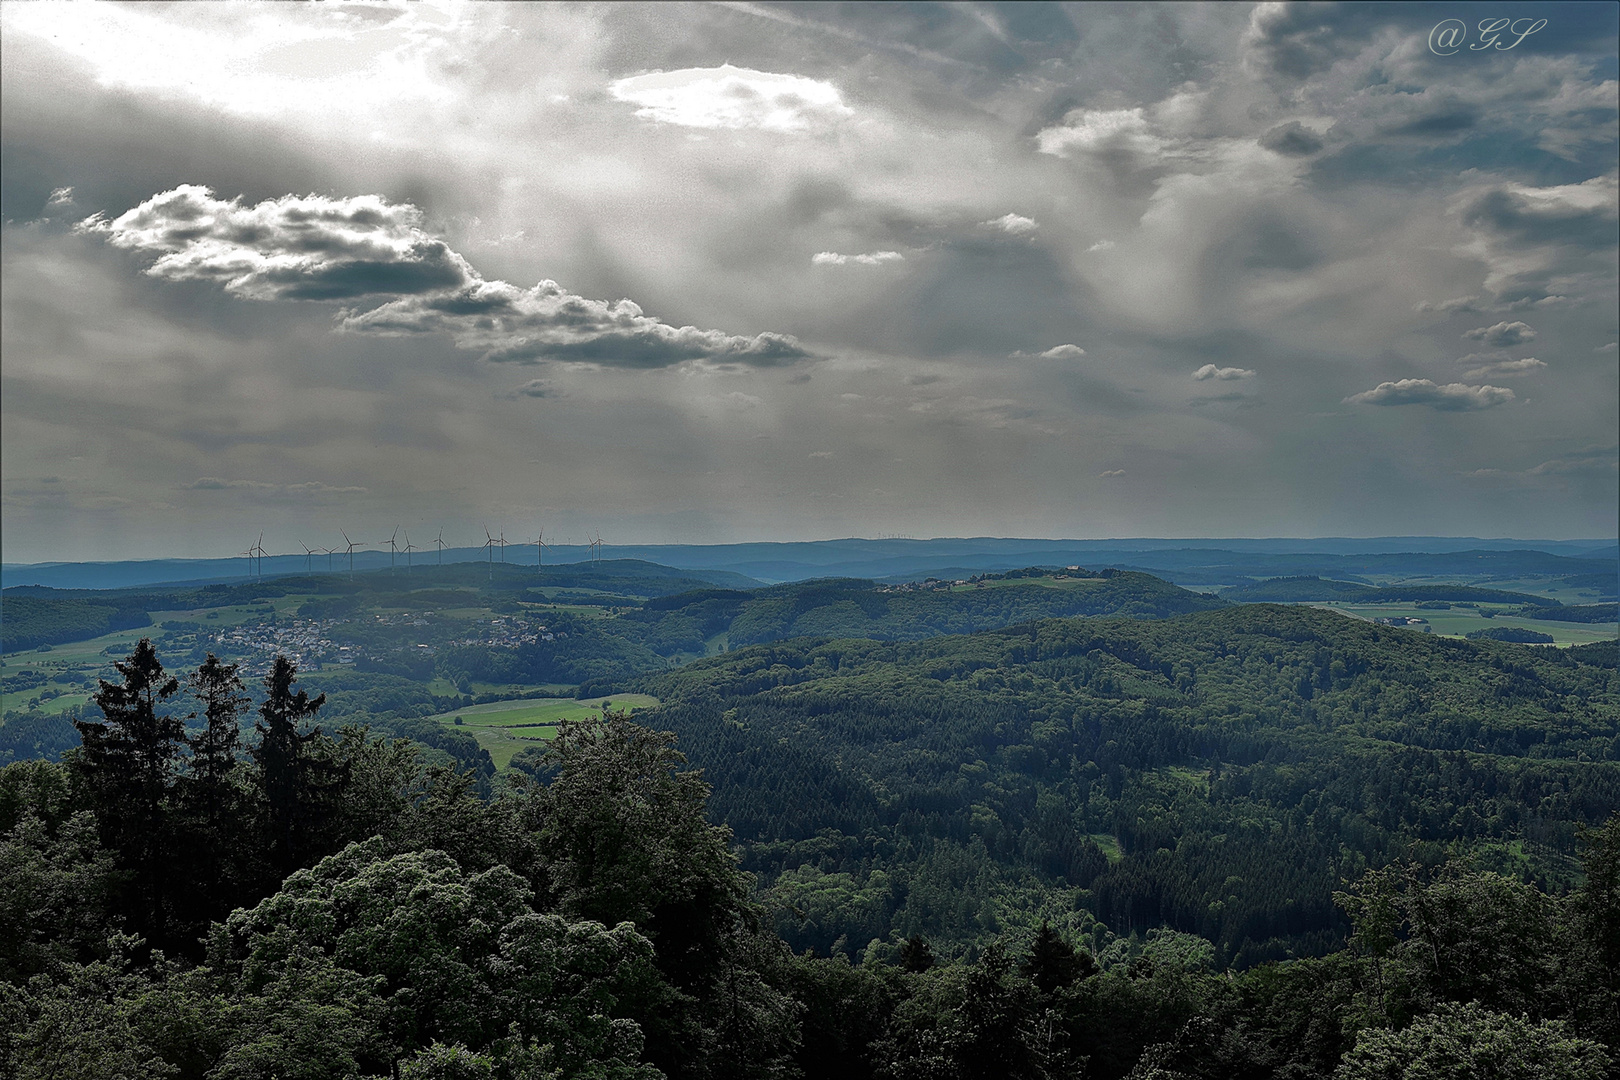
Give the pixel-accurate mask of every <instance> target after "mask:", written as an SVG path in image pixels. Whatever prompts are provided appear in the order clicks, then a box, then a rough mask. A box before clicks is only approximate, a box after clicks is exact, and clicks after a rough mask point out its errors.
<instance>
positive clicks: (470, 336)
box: [338, 281, 811, 368]
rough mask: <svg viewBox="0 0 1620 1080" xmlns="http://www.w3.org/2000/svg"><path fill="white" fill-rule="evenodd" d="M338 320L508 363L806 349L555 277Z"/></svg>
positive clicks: (752, 360)
mask: <svg viewBox="0 0 1620 1080" xmlns="http://www.w3.org/2000/svg"><path fill="white" fill-rule="evenodd" d="M338 325H339V327H340V328H341V329H343V330H347V331H350V332H353V333H371V334H419V333H434V332H442V333H447V334H449V335H451V336H452V337H453V338H454V339H455V342H456V345H457V347H459V348H463V349H469V350H479V351H481V352H482V353H483V355H484V359H486V360H492V361H496V362H506V363H514V362H515V363H535V362H538V361H540V360H571V361H579V362H584V363H592V364H601V365H604V366H608V367H626V368H661V367H669V366H671V365H673V364H679V363H683V362H684V361H687V360H716V361H721V362H732V363H742V364H749V365H752V366H756V367H770V366H777V365H781V364H788V363H793V362H794V361H798V360H805V359H808V358H809V357H810V355H811V354H810V352H809V351H808V350H807V349H805V348H804V347H803V346H801V345H800V344H799V343H798V342H797V341H796V340H794V339H793V338H791V337H788V336H786V335H784V334H770V333H766V334H757V335H755V336H754V337H743V336H739V335H733V334H725V333H722V332H720V331H718V330H699V329H697V328H696V327H693V326H682V327H679V328H677V327H673V326H670V325H668V324H667V323H663V322H659V321H658V320H657V319H654V318H652V317H650V316H648V315H645V314H643V313H642V310H641V308H640V307H639V306H637V305H636V304H635V303H633V302H632V301H629V300H620V301H618V302H617V303H613V304H609V303H607V302H605V301H602V300H587V299H585V298H584V297H582V296H575V295H574V294H573V293H570V292H568V291H567V290H565V289H563V288H562V286H560V285H558V284H557V283H556V282H555V281H542V282H540V283H539V284H538V285H536V286H534V288H532V289H519V288H517V287H516V286H514V285H510V284H508V283H506V282H504V281H480V282H477V283H476V284H474V285H471V286H469V287H468V288H466V289H463V290H461V291H460V292H456V293H449V294H438V295H430V296H418V297H405V298H402V299H399V300H394V301H390V302H389V303H387V304H384V305H382V306H381V307H378V308H375V309H372V310H370V311H361V312H347V313H345V314H344V315H343V316H342V317H341V319H340V320H339V323H338Z"/></svg>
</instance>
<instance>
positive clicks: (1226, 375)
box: [1192, 364, 1254, 382]
mask: <svg viewBox="0 0 1620 1080" xmlns="http://www.w3.org/2000/svg"><path fill="white" fill-rule="evenodd" d="M1192 377H1193V378H1195V379H1197V380H1198V381H1199V382H1205V381H1207V380H1209V379H1219V380H1220V381H1221V382H1231V381H1232V380H1234V379H1252V378H1254V372H1253V371H1251V370H1249V369H1248V368H1237V367H1216V366H1215V365H1214V364H1205V365H1204V366H1203V367H1201V368H1199V369H1198V370H1197V371H1195V372H1193V373H1192Z"/></svg>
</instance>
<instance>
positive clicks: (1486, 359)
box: [1457, 353, 1547, 379]
mask: <svg viewBox="0 0 1620 1080" xmlns="http://www.w3.org/2000/svg"><path fill="white" fill-rule="evenodd" d="M1457 363H1459V364H1469V365H1472V366H1471V367H1470V368H1469V369H1468V370H1467V371H1465V372H1463V378H1465V379H1501V378H1514V377H1516V376H1520V375H1534V374H1535V373H1536V372H1538V371H1541V370H1542V369H1544V368H1545V367H1546V366H1547V362H1546V361H1545V360H1537V359H1536V358H1535V357H1533V356H1527V357H1525V358H1524V359H1522V360H1511V359H1509V358H1508V357H1506V356H1489V355H1484V356H1482V355H1480V354H1479V353H1469V354H1468V355H1467V356H1464V357H1460V358H1459V359H1458V360H1457Z"/></svg>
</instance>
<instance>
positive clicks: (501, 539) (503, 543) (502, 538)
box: [495, 529, 506, 562]
mask: <svg viewBox="0 0 1620 1080" xmlns="http://www.w3.org/2000/svg"><path fill="white" fill-rule="evenodd" d="M495 542H496V543H497V544H499V545H501V562H505V561H506V530H505V529H502V530H501V535H499V536H497V537H496V538H495Z"/></svg>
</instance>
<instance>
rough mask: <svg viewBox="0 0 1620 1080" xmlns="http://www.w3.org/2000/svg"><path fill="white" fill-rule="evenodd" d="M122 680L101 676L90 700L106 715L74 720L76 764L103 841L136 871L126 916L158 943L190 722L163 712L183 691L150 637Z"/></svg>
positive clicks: (122, 666) (124, 666) (163, 934)
mask: <svg viewBox="0 0 1620 1080" xmlns="http://www.w3.org/2000/svg"><path fill="white" fill-rule="evenodd" d="M114 667H115V668H117V670H118V674H119V675H121V676H123V681H122V682H121V683H111V682H108V681H107V680H105V679H102V680H100V683H101V686H100V689H99V690H97V691H96V693H95V695H94V696H93V697H92V698H91V701H92V702H94V704H95V705H96V707H97V708H99V709H100V710H101V714H102V717H103V719H102V720H100V721H97V720H75V721H73V725H74V727H76V728H78V730H79V738H80V739H81V741H82V742H83V747H82V748H81V749H80V750H79V751H78V753H77V755H76V756H75V758H74V767H75V768H76V769H77V770H78V772H79V774H80V775H81V776H82V777H83V778H84V782H85V786H86V788H87V789H88V790H89V793H90V798H91V801H92V805H93V806H94V808H95V812H96V820H97V823H98V824H99V826H100V830H101V839H102V843H104V844H105V845H106V846H108V847H110V848H112V849H114V850H115V851H117V852H118V860H119V863H120V865H121V868H122V869H124V870H126V871H128V872H129V873H130V875H131V882H130V885H131V889H130V896H129V903H128V910H127V912H126V914H127V915H128V917H129V918H130V921H131V924H132V927H133V928H134V929H136V930H137V931H139V932H140V933H142V934H143V935H145V936H146V937H147V938H148V939H149V940H150V941H152V942H153V943H154V944H159V945H162V944H166V943H167V941H166V939H167V931H168V917H167V907H168V895H167V894H168V892H169V889H168V886H169V884H170V880H171V875H170V874H169V873H168V871H169V869H170V868H169V866H168V862H169V861H170V858H171V855H172V851H173V846H172V845H171V844H170V842H169V841H170V838H171V834H172V832H173V828H172V825H173V821H172V809H173V808H172V795H173V791H174V786H175V778H176V776H177V774H178V773H179V770H180V763H181V758H180V748H181V746H182V745H183V744H184V743H185V736H186V724H185V719H184V718H183V717H181V716H178V715H175V714H173V713H170V712H165V711H162V706H163V704H164V702H166V701H167V700H168V699H169V698H171V697H173V696H174V694H175V693H176V692H177V691H178V690H179V689H180V682H179V680H178V679H175V678H172V677H170V676H169V675H168V674H167V673H166V672H165V671H164V670H163V665H162V664H161V663H160V662H159V661H158V657H157V650H156V649H154V648H153V647H152V641H151V639H150V638H142V639H141V640H140V642H139V643H138V644H137V645H136V646H135V651H134V652H133V653H132V654H130V656H129V657H128V658H127V659H125V660H124V661H123V662H121V663H118V664H115V665H114Z"/></svg>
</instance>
